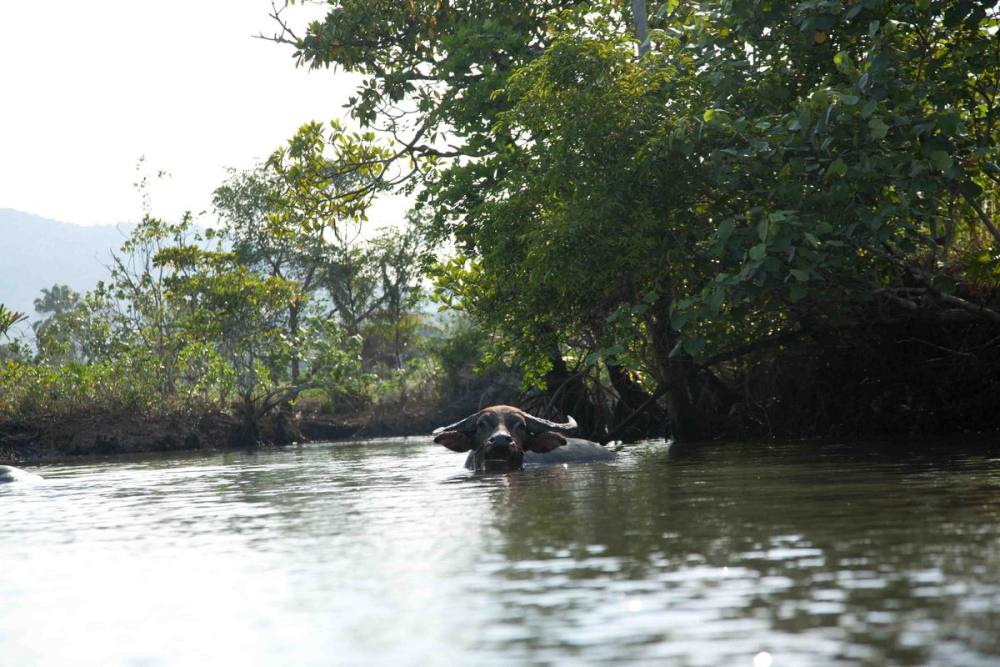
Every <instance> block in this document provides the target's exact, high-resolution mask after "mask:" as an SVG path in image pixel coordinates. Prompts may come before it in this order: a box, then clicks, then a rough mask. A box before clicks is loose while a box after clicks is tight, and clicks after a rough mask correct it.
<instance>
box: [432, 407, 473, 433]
mask: <svg viewBox="0 0 1000 667" xmlns="http://www.w3.org/2000/svg"><path fill="white" fill-rule="evenodd" d="M478 417H479V413H478V412H473V413H472V414H471V415H469V416H468V417H466V418H465V419H462V420H460V421H457V422H455V423H454V424H448V425H447V426H439V427H437V428H436V429H434V430H433V431H431V435H437V434H438V433H444V432H445V431H462V432H463V433H467V432H469V431H475V430H476V419H477V418H478Z"/></svg>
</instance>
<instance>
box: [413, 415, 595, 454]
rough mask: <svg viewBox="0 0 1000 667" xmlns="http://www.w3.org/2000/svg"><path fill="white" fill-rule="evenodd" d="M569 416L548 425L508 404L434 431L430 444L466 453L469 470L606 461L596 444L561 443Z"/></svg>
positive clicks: (572, 426)
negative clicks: (533, 464) (564, 420)
mask: <svg viewBox="0 0 1000 667" xmlns="http://www.w3.org/2000/svg"><path fill="white" fill-rule="evenodd" d="M575 428H576V421H575V420H574V419H573V418H572V417H568V420H567V421H566V422H564V423H558V422H551V421H549V420H547V419H541V418H539V417H535V416H534V415H530V414H528V413H527V412H524V411H523V410H521V409H519V408H515V407H512V406H509V405H494V406H492V407H489V408H483V409H482V410H480V411H479V412H476V413H474V414H471V415H469V416H468V417H466V418H465V419H463V420H461V421H457V422H455V423H454V424H449V425H448V426H442V427H440V428H437V429H434V433H433V435H434V442H436V443H438V444H440V445H444V446H445V447H447V448H448V449H450V450H452V451H455V452H468V453H469V456H468V457H467V458H466V461H465V467H466V468H469V469H470V470H518V469H520V468H522V467H524V464H525V462H527V463H570V462H573V463H580V462H595V461H609V460H611V459H613V458H614V454H613V453H611V452H609V451H608V450H606V449H604V448H603V447H601V446H600V445H598V444H597V443H596V442H590V441H588V440H580V439H578V438H569V439H568V438H566V436H564V435H563V433H565V432H568V431H572V430H573V429H575Z"/></svg>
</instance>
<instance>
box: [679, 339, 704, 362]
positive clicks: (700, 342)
mask: <svg viewBox="0 0 1000 667" xmlns="http://www.w3.org/2000/svg"><path fill="white" fill-rule="evenodd" d="M704 349H705V339H703V338H685V339H684V351H685V352H687V353H688V354H690V355H691V356H692V357H693V356H697V355H699V354H701V353H702V352H703V351H704Z"/></svg>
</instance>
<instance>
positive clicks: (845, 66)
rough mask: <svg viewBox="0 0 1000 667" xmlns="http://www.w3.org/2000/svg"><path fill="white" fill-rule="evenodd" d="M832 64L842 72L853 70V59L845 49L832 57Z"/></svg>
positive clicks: (849, 72)
mask: <svg viewBox="0 0 1000 667" xmlns="http://www.w3.org/2000/svg"><path fill="white" fill-rule="evenodd" d="M833 64H834V65H836V67H837V70H838V71H840V72H842V73H843V74H851V73H853V72H854V61H853V60H851V56H850V55H849V54H848V53H847V51H841V52H839V53H838V54H837V55H835V56H834V57H833Z"/></svg>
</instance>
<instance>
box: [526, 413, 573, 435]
mask: <svg viewBox="0 0 1000 667" xmlns="http://www.w3.org/2000/svg"><path fill="white" fill-rule="evenodd" d="M566 419H567V420H568V421H567V422H566V423H565V424H559V423H556V422H550V421H549V420H548V419H540V418H538V417H535V416H534V415H529V414H528V413H524V420H525V421H526V422H527V424H528V432H529V433H531V434H536V433H541V432H542V431H572V430H573V429H575V428H576V420H575V419H573V418H572V417H570V416H569V415H566Z"/></svg>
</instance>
